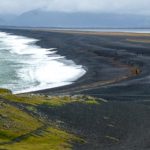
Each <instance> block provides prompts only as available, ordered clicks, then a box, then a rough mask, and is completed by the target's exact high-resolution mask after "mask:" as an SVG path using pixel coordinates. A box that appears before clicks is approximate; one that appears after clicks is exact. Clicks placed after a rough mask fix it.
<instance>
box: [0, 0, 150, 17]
mask: <svg viewBox="0 0 150 150" xmlns="http://www.w3.org/2000/svg"><path fill="white" fill-rule="evenodd" d="M0 1H1V2H0V13H15V14H20V13H23V12H25V11H29V10H32V9H38V8H41V9H43V10H47V11H66V12H81V11H85V12H105V13H131V14H147V15H150V9H149V6H150V1H149V0H5V1H4V0H0Z"/></svg>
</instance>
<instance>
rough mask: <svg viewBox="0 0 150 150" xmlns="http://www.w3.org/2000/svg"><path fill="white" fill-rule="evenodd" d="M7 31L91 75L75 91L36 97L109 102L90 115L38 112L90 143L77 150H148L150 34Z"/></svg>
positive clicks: (76, 109)
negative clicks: (79, 96) (83, 96)
mask: <svg viewBox="0 0 150 150" xmlns="http://www.w3.org/2000/svg"><path fill="white" fill-rule="evenodd" d="M3 31H7V32H11V33H14V34H17V35H24V36H28V37H32V38H37V39H40V40H41V41H39V42H37V44H38V45H40V46H41V47H44V48H52V47H54V48H57V51H58V54H60V55H63V56H66V58H67V59H71V60H73V61H74V62H75V63H76V64H79V65H83V66H84V67H85V68H86V69H87V73H86V75H85V76H83V77H82V78H80V79H79V80H78V81H76V82H75V83H74V84H72V85H69V86H65V87H59V88H54V89H47V90H43V91H38V92H36V93H41V94H46V95H63V94H64V95H76V94H86V95H91V96H95V97H101V98H104V99H107V100H108V102H107V103H104V104H102V105H101V106H99V107H98V106H95V108H94V109H93V108H91V110H88V111H87V109H86V108H80V109H79V107H78V106H71V107H69V106H68V107H65V106H64V108H63V109H62V110H57V111H55V112H49V110H46V109H44V108H39V109H41V110H42V111H43V112H45V113H46V114H49V117H51V116H52V115H53V114H54V116H55V117H56V118H59V119H60V120H63V121H65V122H66V123H67V125H68V127H69V128H71V129H70V130H71V131H72V132H75V133H77V134H80V135H81V136H83V137H85V138H86V139H87V141H88V142H87V143H85V144H83V145H75V147H74V149H77V150H80V149H81V150H150V34H132V33H130V34H128V33H92V32H72V31H50V30H45V31H42V30H41V31H40V30H38V29H37V30H15V29H10V30H8V29H7V30H3ZM83 107H84V106H83ZM70 108H72V109H70ZM62 112H63V113H62ZM89 112H90V113H89Z"/></svg>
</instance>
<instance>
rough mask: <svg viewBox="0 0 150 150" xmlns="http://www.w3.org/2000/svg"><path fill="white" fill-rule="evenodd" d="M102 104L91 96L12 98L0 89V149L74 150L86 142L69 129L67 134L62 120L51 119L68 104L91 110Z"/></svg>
mask: <svg viewBox="0 0 150 150" xmlns="http://www.w3.org/2000/svg"><path fill="white" fill-rule="evenodd" d="M103 102H104V101H103V100H100V99H98V100H96V99H95V98H93V97H90V96H72V97H71V96H58V97H55V96H54V97H51V96H44V95H34V94H20V95H14V94H12V93H11V91H9V90H6V89H0V149H5V150H33V149H36V150H63V149H65V150H70V149H73V146H74V144H75V143H78V144H79V143H80V144H81V143H85V140H84V139H83V138H81V137H80V135H78V136H77V135H76V133H74V132H73V131H72V130H68V131H67V128H66V127H65V126H64V124H63V120H60V119H58V118H57V117H56V118H55V119H54V116H55V115H57V111H58V110H61V109H64V108H65V107H66V106H70V105H81V108H82V107H84V106H85V107H88V108H89V109H91V108H94V106H96V105H100V104H101V103H103ZM43 108H44V112H43V111H42V109H43ZM47 110H48V112H46V111H47ZM81 110H82V109H81ZM49 111H50V112H51V111H53V112H52V113H50V112H49ZM58 113H59V114H61V113H62V114H63V110H62V112H58ZM64 113H65V112H64ZM74 113H77V112H74ZM60 116H61V115H60ZM58 117H59V115H58ZM73 117H74V116H73ZM81 117H82V116H81Z"/></svg>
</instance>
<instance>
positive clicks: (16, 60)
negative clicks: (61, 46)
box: [0, 32, 86, 93]
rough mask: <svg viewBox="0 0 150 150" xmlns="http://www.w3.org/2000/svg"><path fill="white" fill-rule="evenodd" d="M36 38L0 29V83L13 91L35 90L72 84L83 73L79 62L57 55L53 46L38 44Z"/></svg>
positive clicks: (0, 85)
mask: <svg viewBox="0 0 150 150" xmlns="http://www.w3.org/2000/svg"><path fill="white" fill-rule="evenodd" d="M37 41H38V40H37V39H32V38H27V37H23V36H16V35H12V34H8V33H5V32H0V55H1V59H0V78H1V81H0V87H3V88H10V89H11V90H12V91H13V92H14V93H22V92H30V91H37V90H42V89H47V88H53V87H58V86H63V85H68V84H72V83H73V82H74V81H75V80H77V79H78V78H80V77H81V76H83V75H84V74H85V73H86V71H85V70H84V69H83V67H82V66H81V65H76V64H75V63H74V62H72V61H71V60H66V59H65V57H64V56H60V55H57V54H56V50H57V49H56V48H50V49H45V48H41V47H39V46H37V45H36V44H35V43H36V42H37ZM7 64H8V65H7ZM5 72H6V73H7V74H6V76H7V78H6V77H4V75H5V74H4V73H5ZM12 73H13V74H12ZM2 75H3V76H2ZM3 78H4V79H3ZM2 79H3V80H2Z"/></svg>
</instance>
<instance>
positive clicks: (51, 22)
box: [9, 10, 150, 28]
mask: <svg viewBox="0 0 150 150" xmlns="http://www.w3.org/2000/svg"><path fill="white" fill-rule="evenodd" d="M9 25H13V26H30V27H66V28H67V27H70V28H71V27H76V28H79V27H82V28H83V27H87V28H91V27H92V28H96V27H105V28H106V27H108V28H128V27H130V28H131V27H136V28H140V27H150V18H149V17H148V16H139V15H118V14H98V13H83V12H82V13H81V12H78V13H66V12H47V11H41V10H33V11H29V12H26V13H23V14H22V15H20V16H18V17H16V18H15V19H13V21H10V22H9Z"/></svg>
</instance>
